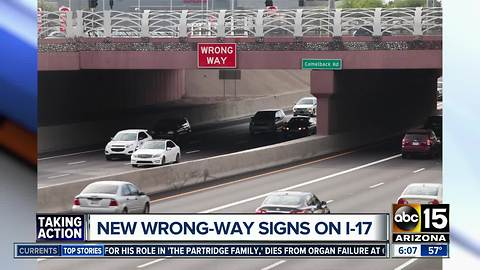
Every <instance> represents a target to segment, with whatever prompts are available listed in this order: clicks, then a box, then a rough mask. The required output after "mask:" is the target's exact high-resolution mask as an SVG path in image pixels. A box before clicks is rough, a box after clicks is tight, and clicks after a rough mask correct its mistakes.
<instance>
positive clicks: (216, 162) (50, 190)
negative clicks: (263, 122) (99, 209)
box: [38, 130, 392, 212]
mask: <svg viewBox="0 0 480 270" xmlns="http://www.w3.org/2000/svg"><path fill="white" fill-rule="evenodd" d="M385 134H390V135H391V134H392V132H389V133H387V132H386V131H384V130H383V131H380V130H379V131H375V132H373V131H368V132H357V133H349V134H339V135H331V136H327V137H321V136H311V137H307V138H303V139H298V140H292V141H288V142H284V143H280V144H276V145H271V146H266V147H260V148H255V149H251V150H246V151H242V152H237V153H232V154H227V155H221V156H216V157H211V158H206V159H200V160H194V161H188V162H182V163H180V164H174V165H167V166H164V167H157V168H148V169H142V170H137V171H134V172H129V173H123V174H116V175H109V176H104V177H96V178H89V179H85V180H79V181H76V182H72V183H68V184H61V185H53V186H48V187H44V188H40V189H39V190H38V211H40V212H60V211H69V209H70V207H71V203H72V200H73V198H74V196H75V195H77V194H78V193H79V192H80V191H81V190H82V189H83V188H84V187H85V186H86V185H88V184H89V183H92V182H95V181H103V180H126V181H130V182H132V183H135V184H136V185H137V186H139V187H140V189H141V190H142V191H144V192H146V193H147V194H153V193H158V192H163V191H171V190H177V189H180V188H183V187H187V186H191V185H194V184H199V183H205V182H210V181H215V180H218V179H221V178H225V177H231V176H235V175H239V174H243V173H247V172H253V171H257V170H261V169H266V168H271V167H274V166H280V165H285V164H288V163H291V162H296V161H301V160H305V159H309V158H313V157H318V156H322V155H326V154H330V153H334V152H338V151H341V150H345V149H350V148H354V147H358V146H360V145H365V144H369V143H372V142H375V141H378V140H379V139H381V138H384V137H387V136H386V135H385Z"/></svg>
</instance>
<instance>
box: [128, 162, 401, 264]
mask: <svg viewBox="0 0 480 270" xmlns="http://www.w3.org/2000/svg"><path fill="white" fill-rule="evenodd" d="M400 156H401V155H400V154H397V155H394V156H390V157H387V158H384V159H381V160H377V161H374V162H371V163H368V164H364V165H361V166H358V167H355V168H352V169H348V170H345V171H341V172H338V173H334V174H331V175H327V176H324V177H321V178H317V179H314V180H311V181H307V182H304V183H301V184H298V185H294V186H290V187H287V188H284V189H281V191H286V190H289V189H294V188H297V187H301V186H305V185H309V184H312V183H316V182H320V181H324V180H327V179H330V178H333V177H335V176H339V175H343V174H346V173H350V172H353V171H356V170H360V169H363V168H366V167H369V166H373V165H375V164H378V163H381V162H385V161H388V160H391V159H394V158H398V157H400ZM317 162H318V161H317ZM268 194H270V192H268V193H264V194H261V195H258V196H254V197H250V198H247V199H244V200H241V201H237V202H233V203H229V204H226V205H222V206H219V207H215V208H212V209H207V210H204V211H201V212H199V213H211V212H214V211H217V210H221V209H225V208H228V207H231V206H235V205H239V204H242V203H245V202H249V201H253V200H256V199H259V198H262V197H265V196H267V195H268ZM331 202H333V200H329V201H327V203H331ZM167 258H168V257H166V258H162V259H159V260H154V261H151V262H148V263H145V264H142V265H141V266H142V267H145V266H148V265H151V264H154V263H157V262H159V261H163V260H165V259H167ZM284 262H285V261H279V262H277V263H275V264H272V265H270V266H267V267H270V268H263V269H262V270H264V269H271V268H273V267H275V266H278V265H280V264H282V263H284ZM137 267H138V268H140V266H137Z"/></svg>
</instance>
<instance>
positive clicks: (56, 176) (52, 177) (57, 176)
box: [47, 173, 70, 179]
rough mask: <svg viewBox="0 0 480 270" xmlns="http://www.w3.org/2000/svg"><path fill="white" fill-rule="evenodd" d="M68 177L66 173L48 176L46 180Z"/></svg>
mask: <svg viewBox="0 0 480 270" xmlns="http://www.w3.org/2000/svg"><path fill="white" fill-rule="evenodd" d="M68 175H70V174H69V173H66V174H60V175H54V176H49V177H47V178H48V179H54V178H60V177H64V176H68Z"/></svg>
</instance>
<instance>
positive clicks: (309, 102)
mask: <svg viewBox="0 0 480 270" xmlns="http://www.w3.org/2000/svg"><path fill="white" fill-rule="evenodd" d="M297 104H298V105H312V104H313V98H303V99H300V101H299V102H298V103H297Z"/></svg>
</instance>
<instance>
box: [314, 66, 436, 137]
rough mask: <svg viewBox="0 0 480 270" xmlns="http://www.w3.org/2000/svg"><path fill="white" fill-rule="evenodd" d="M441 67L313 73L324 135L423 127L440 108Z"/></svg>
mask: <svg viewBox="0 0 480 270" xmlns="http://www.w3.org/2000/svg"><path fill="white" fill-rule="evenodd" d="M440 74H441V70H438V69H408V70H407V69H393V70H340V71H321V70H314V71H311V76H310V87H311V92H312V94H313V95H314V96H316V97H317V98H318V105H317V133H318V134H322V135H327V134H333V133H338V132H345V131H351V130H362V129H369V128H376V127H384V128H389V127H392V128H401V127H408V126H411V125H413V124H418V123H421V122H422V121H423V120H424V119H425V118H426V117H427V116H428V115H430V114H432V113H433V112H434V111H435V109H436V87H437V78H438V77H439V76H440Z"/></svg>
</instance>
